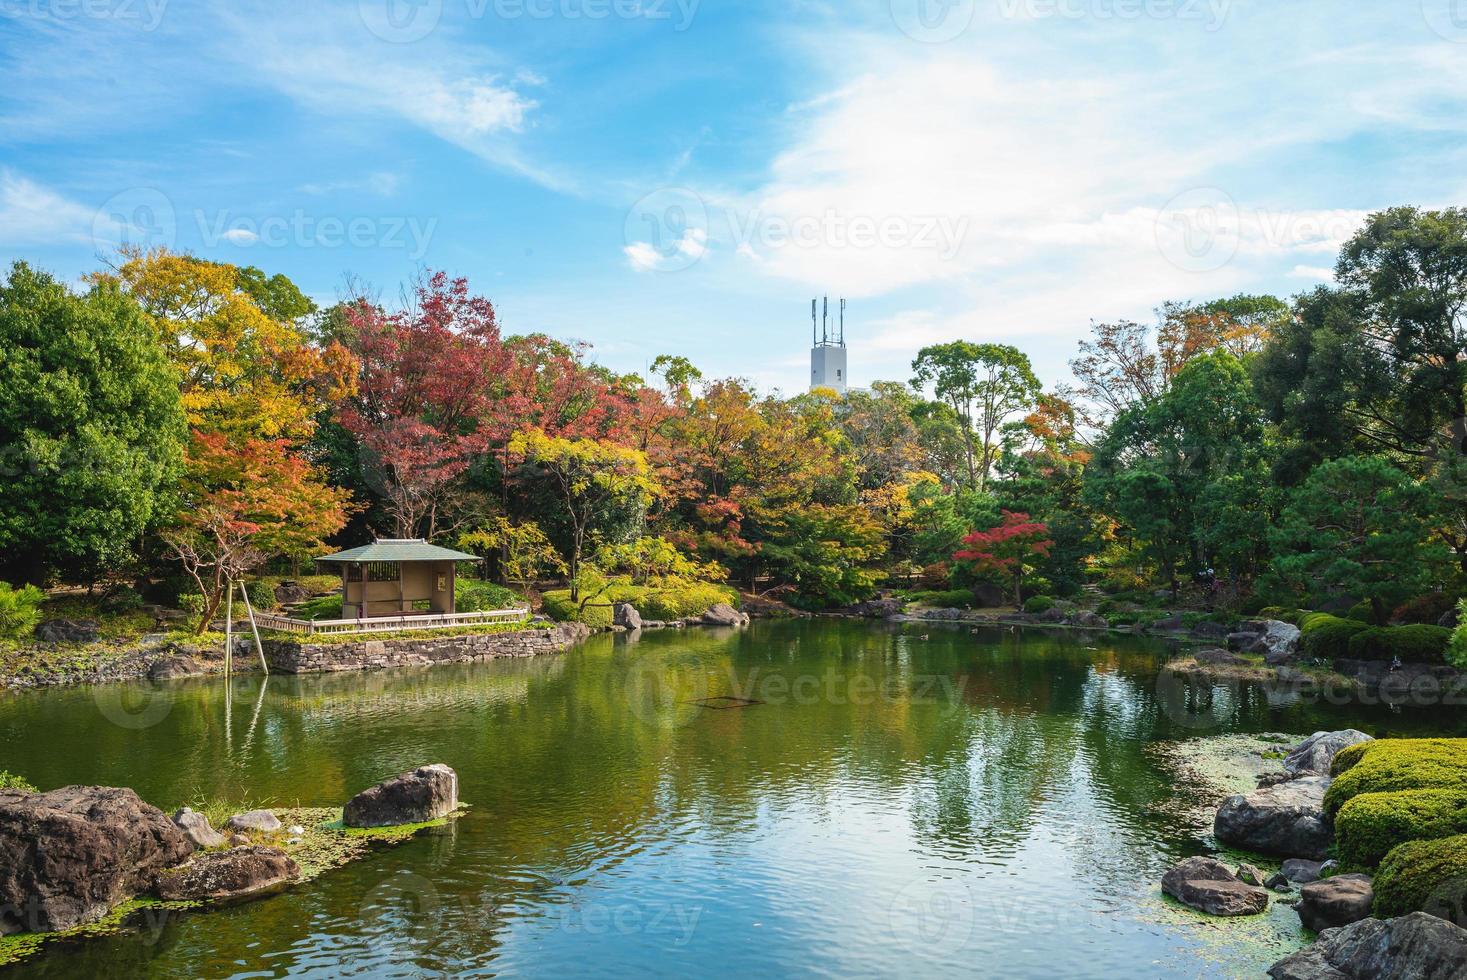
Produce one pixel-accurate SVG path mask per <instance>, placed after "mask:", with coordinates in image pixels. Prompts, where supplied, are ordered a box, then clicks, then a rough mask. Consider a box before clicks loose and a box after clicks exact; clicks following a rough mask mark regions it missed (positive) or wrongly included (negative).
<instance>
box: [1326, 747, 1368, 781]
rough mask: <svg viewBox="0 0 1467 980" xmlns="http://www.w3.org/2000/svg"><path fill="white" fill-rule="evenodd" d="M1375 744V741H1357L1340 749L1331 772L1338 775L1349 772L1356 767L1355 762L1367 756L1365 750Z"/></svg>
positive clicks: (1331, 766) (1332, 774)
mask: <svg viewBox="0 0 1467 980" xmlns="http://www.w3.org/2000/svg"><path fill="white" fill-rule="evenodd" d="M1374 744H1375V743H1374V742H1357V743H1356V744H1354V745H1347V746H1345V747H1344V748H1343V749H1340V751H1338V752H1336V753H1335V761H1334V762H1333V763H1332V764H1331V765H1330V767H1329V774H1330V775H1331V776H1338V775H1340V774H1341V773H1345V772H1349V771H1350V770H1351V769H1352V768H1354V766H1355V763H1357V762H1359V761H1360V760H1361V759H1362V758H1364V757H1365V750H1366V749H1368V748H1370V747H1371V746H1372V745H1374Z"/></svg>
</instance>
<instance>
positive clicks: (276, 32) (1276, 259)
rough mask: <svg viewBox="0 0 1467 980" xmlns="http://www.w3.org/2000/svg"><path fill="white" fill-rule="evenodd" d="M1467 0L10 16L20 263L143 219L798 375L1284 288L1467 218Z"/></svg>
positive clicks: (1071, 335) (1048, 359) (6, 116)
mask: <svg viewBox="0 0 1467 980" xmlns="http://www.w3.org/2000/svg"><path fill="white" fill-rule="evenodd" d="M1464 103H1467V0H1424V3H1421V4H1418V3H1417V2H1416V0H1400V2H1392V3H1388V4H1387V3H1369V4H1366V3H1355V4H1343V3H1325V2H1314V0H984V2H978V0H870V2H867V0H853V2H848V3H840V4H837V3H822V2H801V0H793V2H785V3H772V2H771V3H765V2H758V0H743V2H733V0H360V2H358V0H350V2H335V0H313V2H310V3H305V2H299V3H291V4H287V3H274V4H267V3H258V2H253V0H231V2H228V3H218V4H204V3H200V2H185V0H0V260H4V261H5V262H6V263H7V264H8V262H9V261H10V260H11V259H14V258H27V259H29V260H30V261H32V262H33V263H34V264H37V265H40V266H42V267H44V268H47V269H49V270H51V271H53V272H55V273H57V274H59V275H62V276H64V277H66V278H68V279H72V278H75V277H78V276H80V275H81V274H83V273H85V272H86V271H88V270H90V269H93V268H96V267H97V266H98V264H99V261H100V260H99V256H100V255H104V254H106V253H107V252H109V251H110V250H111V249H112V248H114V247H115V244H116V243H117V242H118V241H120V240H122V239H124V238H126V239H128V240H133V241H143V242H157V241H161V242H166V243H168V244H171V245H173V246H174V247H177V248H180V249H184V250H187V251H190V252H193V253H195V254H198V255H201V256H204V257H207V258H211V259H217V260H221V261H229V262H236V263H239V264H251V265H257V266H260V267H261V268H264V269H265V270H267V271H269V272H272V273H273V272H284V273H286V274H287V275H289V276H290V277H291V278H293V279H294V280H295V281H296V282H297V283H298V284H299V285H300V286H301V287H302V288H303V289H305V290H306V291H307V292H308V293H310V294H311V295H312V296H314V297H316V298H317V300H318V301H321V302H331V301H332V300H333V299H334V298H335V297H336V296H337V295H338V293H339V291H340V290H341V288H342V284H343V281H344V278H343V277H344V276H346V275H352V276H355V277H357V278H358V279H359V280H362V281H365V282H367V283H370V284H371V285H373V286H374V287H375V288H376V289H377V290H379V291H380V292H381V294H382V295H383V296H384V298H387V299H391V298H392V297H394V296H395V295H396V294H397V291H398V287H399V284H400V283H401V282H402V281H403V280H405V279H407V278H409V277H410V276H411V275H412V274H413V272H414V270H415V269H417V268H418V267H419V266H429V267H432V268H442V269H446V270H448V271H450V272H452V273H455V274H462V275H467V276H468V277H469V278H470V279H471V281H472V282H473V284H474V286H475V287H476V288H477V289H478V290H479V291H480V292H483V293H484V294H486V295H488V296H489V297H491V298H492V299H493V300H494V302H495V305H496V306H497V308H498V309H499V312H500V316H501V320H502V322H503V325H504V327H505V329H506V330H507V331H510V332H528V331H545V332H548V333H551V334H554V335H557V336H561V337H566V338H578V339H583V340H586V341H589V342H590V343H592V344H593V345H594V347H595V351H596V353H595V356H596V357H597V358H598V359H600V360H601V361H603V362H604V363H606V364H608V365H610V366H612V367H614V368H617V369H619V370H637V371H640V370H642V369H643V368H644V367H645V365H646V364H647V362H648V361H650V360H651V359H652V358H653V357H655V356H656V355H658V354H660V353H679V354H684V355H687V356H689V357H691V358H693V360H694V361H696V362H697V363H698V364H699V365H700V366H701V367H702V368H703V369H704V370H705V372H707V373H709V374H713V375H720V376H722V375H740V376H744V377H748V378H750V379H752V380H754V381H755V382H757V383H758V384H760V385H761V386H765V387H780V388H782V389H784V390H786V391H789V392H793V391H798V390H800V389H801V388H802V387H803V385H804V383H805V378H806V376H807V371H808V362H807V352H806V347H807V345H808V341H807V337H808V326H809V325H808V320H807V317H808V309H809V299H810V297H812V296H814V295H817V294H823V293H829V294H830V295H831V296H832V297H834V296H837V295H845V296H847V297H848V298H849V299H850V313H849V317H848V323H847V333H848V337H849V340H850V342H851V347H852V350H851V374H852V378H853V380H854V381H855V382H856V383H858V384H860V383H865V382H869V381H871V380H874V379H878V378H899V379H904V378H906V377H908V376H909V374H910V371H909V365H910V361H911V358H912V356H913V354H914V353H915V352H916V350H917V348H918V347H920V346H921V345H923V344H926V343H933V342H938V341H943V340H949V339H953V338H956V337H965V338H968V339H974V340H996V341H1002V342H1007V343H1012V344H1015V345H1016V346H1018V347H1020V348H1021V349H1023V350H1025V351H1026V352H1028V353H1029V354H1030V356H1031V357H1032V358H1033V359H1034V361H1035V364H1036V367H1037V368H1038V370H1039V371H1040V374H1041V377H1043V378H1044V379H1045V380H1046V381H1047V382H1050V383H1053V382H1055V381H1060V380H1063V379H1064V377H1065V363H1066V361H1067V359H1068V358H1070V357H1071V356H1072V355H1073V352H1074V348H1075V343H1076V341H1077V340H1078V339H1079V338H1080V337H1082V336H1083V335H1084V334H1085V333H1086V332H1087V331H1088V329H1089V324H1090V322H1091V321H1092V320H1108V319H1116V318H1120V317H1131V318H1137V319H1143V318H1149V316H1150V311H1151V310H1152V309H1153V308H1155V307H1156V306H1157V305H1159V304H1160V303H1161V302H1163V301H1165V300H1170V299H1206V298H1210V297H1213V296H1218V295H1226V294H1230V293H1233V292H1238V291H1242V290H1246V291H1269V292H1275V293H1278V294H1280V295H1291V294H1293V293H1296V292H1299V291H1300V290H1303V289H1307V288H1310V287H1312V286H1313V285H1314V284H1316V283H1318V282H1320V281H1323V280H1324V279H1326V278H1327V277H1328V275H1329V271H1328V270H1329V268H1330V267H1331V266H1332V265H1333V260H1334V252H1335V251H1336V249H1337V247H1338V244H1339V242H1340V241H1342V240H1343V239H1344V238H1346V237H1348V235H1349V234H1350V233H1351V232H1352V231H1353V230H1354V228H1356V227H1358V225H1359V223H1360V221H1361V220H1362V219H1363V217H1364V216H1365V215H1366V214H1367V213H1369V212H1370V211H1372V210H1375V209H1379V208H1382V207H1387V206H1390V205H1394V204H1403V203H1410V204H1418V205H1422V206H1445V205H1451V204H1467V141H1464V135H1467V134H1464V130H1467V104H1464Z"/></svg>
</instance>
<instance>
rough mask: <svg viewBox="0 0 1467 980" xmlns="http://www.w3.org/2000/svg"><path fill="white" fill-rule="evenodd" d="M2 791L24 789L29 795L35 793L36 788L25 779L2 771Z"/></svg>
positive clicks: (0, 787)
mask: <svg viewBox="0 0 1467 980" xmlns="http://www.w3.org/2000/svg"><path fill="white" fill-rule="evenodd" d="M0 789H23V790H25V791H26V792H27V793H34V792H35V791H36V788H35V787H34V786H32V785H31V784H30V783H29V782H28V781H27V780H26V779H25V778H24V777H21V776H17V775H15V774H14V773H10V772H6V771H5V770H4V769H0Z"/></svg>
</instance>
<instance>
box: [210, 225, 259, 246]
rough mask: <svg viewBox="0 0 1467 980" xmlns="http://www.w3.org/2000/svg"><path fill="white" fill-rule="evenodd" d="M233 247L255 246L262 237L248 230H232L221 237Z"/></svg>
mask: <svg viewBox="0 0 1467 980" xmlns="http://www.w3.org/2000/svg"><path fill="white" fill-rule="evenodd" d="M219 237H220V238H222V239H224V240H225V241H226V242H228V243H229V244H231V245H253V244H255V242H257V241H259V240H260V236H259V235H258V234H256V233H255V232H253V231H250V230H249V229H248V228H231V229H229V230H228V231H226V232H224V234H222V235H220V236H219Z"/></svg>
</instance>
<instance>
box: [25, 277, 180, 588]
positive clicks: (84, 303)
mask: <svg viewBox="0 0 1467 980" xmlns="http://www.w3.org/2000/svg"><path fill="white" fill-rule="evenodd" d="M186 435H187V432H186V429H185V427H184V418H183V412H182V410H181V409H180V407H179V394H178V379H177V375H176V374H175V373H174V371H173V370H172V369H171V368H170V367H169V364H168V358H167V356H166V355H165V353H164V351H163V348H162V346H161V345H160V344H159V342H158V340H157V338H156V337H155V336H154V333H153V330H152V327H151V325H150V324H149V322H148V320H147V318H146V317H145V316H144V315H143V313H142V311H141V310H139V309H138V306H137V304H136V303H134V302H133V301H132V300H131V299H130V298H128V297H127V296H125V295H123V294H122V293H120V292H119V291H118V290H117V289H116V288H115V287H112V286H108V285H99V286H97V287H95V288H93V289H92V290H91V291H89V292H87V293H85V294H82V295H77V294H75V293H73V292H71V290H69V289H67V288H66V286H64V285H62V284H61V283H59V282H57V281H56V280H55V279H53V278H52V277H50V276H48V275H46V274H45V273H41V272H36V271H33V270H32V269H31V268H30V267H29V266H27V265H26V264H25V263H17V264H16V265H15V266H14V267H12V269H11V270H10V274H9V276H8V277H7V278H6V280H5V281H4V282H3V283H0V445H3V446H4V447H5V455H4V457H3V458H0V469H3V473H0V553H3V554H4V556H5V558H4V559H0V562H3V564H4V565H5V566H6V567H7V572H8V573H9V574H14V575H15V577H17V578H19V579H21V580H27V581H34V580H37V579H39V578H42V577H44V576H45V575H47V574H54V573H61V574H68V575H73V576H81V577H83V578H85V579H86V580H88V581H92V580H94V579H95V578H96V577H97V576H98V575H99V574H101V573H103V572H106V571H108V570H111V569H114V568H116V567H118V566H119V565H120V564H122V563H123V562H125V561H126V560H127V559H128V558H129V557H130V556H131V555H132V551H133V547H134V545H135V544H136V542H137V541H138V539H139V537H140V536H141V534H142V533H143V531H144V529H146V528H147V527H148V526H149V525H150V524H151V523H152V522H153V521H154V519H155V517H157V516H159V514H160V511H162V510H164V509H166V497H167V496H168V494H169V492H170V490H171V488H172V486H173V482H174V480H175V479H176V477H177V475H178V472H179V468H180V461H181V459H182V448H183V443H184V439H185V437H186Z"/></svg>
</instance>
